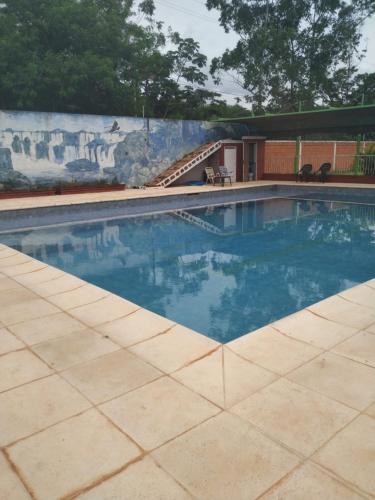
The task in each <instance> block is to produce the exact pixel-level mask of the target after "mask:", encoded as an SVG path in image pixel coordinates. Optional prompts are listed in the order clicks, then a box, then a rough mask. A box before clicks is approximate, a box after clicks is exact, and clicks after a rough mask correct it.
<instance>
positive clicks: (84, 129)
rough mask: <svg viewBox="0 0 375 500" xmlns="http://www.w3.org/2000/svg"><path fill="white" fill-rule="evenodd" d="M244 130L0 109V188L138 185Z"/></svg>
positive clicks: (205, 124) (229, 126)
mask: <svg viewBox="0 0 375 500" xmlns="http://www.w3.org/2000/svg"><path fill="white" fill-rule="evenodd" d="M115 122H117V127H113V125H116V123H115ZM112 128H116V130H114V131H112V130H111V129H112ZM247 132H248V130H247V127H246V126H244V125H238V124H227V123H219V124H218V123H210V122H202V121H191V120H190V121H185V120H157V119H142V118H134V117H115V116H94V115H72V114H64V113H38V112H17V111H0V189H1V188H2V189H13V188H14V189H17V188H22V187H28V186H32V185H42V186H47V185H55V184H57V183H60V182H64V183H70V182H79V183H92V182H95V181H99V180H102V179H105V180H107V181H111V180H117V181H119V182H123V183H125V184H127V185H142V184H144V183H145V182H148V181H150V180H152V179H153V178H154V177H156V176H157V175H158V174H159V173H160V172H162V171H163V170H165V169H166V168H167V167H169V166H170V165H171V164H172V163H174V162H175V161H176V160H178V159H180V158H182V157H183V156H185V155H186V154H187V153H189V152H191V151H193V150H194V149H196V148H197V147H199V146H200V145H202V144H205V143H207V142H210V141H216V140H219V139H227V138H233V139H240V138H241V137H242V136H243V135H245V134H246V133H247Z"/></svg>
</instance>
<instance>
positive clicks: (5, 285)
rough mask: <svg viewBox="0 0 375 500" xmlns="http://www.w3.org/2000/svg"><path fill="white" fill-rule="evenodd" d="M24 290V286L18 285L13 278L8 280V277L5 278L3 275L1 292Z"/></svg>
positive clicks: (0, 277) (0, 286)
mask: <svg viewBox="0 0 375 500" xmlns="http://www.w3.org/2000/svg"><path fill="white" fill-rule="evenodd" d="M16 288H18V289H20V288H21V289H22V288H23V287H22V285H20V284H19V283H17V281H15V280H14V279H13V278H8V277H5V276H4V275H3V274H2V275H0V292H1V293H2V292H5V291H8V290H14V289H16Z"/></svg>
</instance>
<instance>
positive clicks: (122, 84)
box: [0, 0, 216, 118]
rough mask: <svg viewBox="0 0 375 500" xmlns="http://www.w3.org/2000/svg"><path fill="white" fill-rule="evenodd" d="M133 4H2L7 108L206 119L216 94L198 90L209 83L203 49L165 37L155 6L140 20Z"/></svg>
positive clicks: (65, 0)
mask: <svg viewBox="0 0 375 500" xmlns="http://www.w3.org/2000/svg"><path fill="white" fill-rule="evenodd" d="M134 3H135V2H134V0H0V108H2V109H14V110H19V109H20V110H39V111H62V112H76V113H96V114H98V113H102V114H123V115H131V116H142V115H143V114H145V115H146V116H154V117H167V116H168V117H171V118H172V117H179V118H182V117H186V116H188V117H189V118H198V117H201V116H204V110H205V109H206V106H207V105H210V104H212V103H213V99H214V96H215V95H216V94H213V93H212V92H207V91H205V90H204V89H202V88H198V89H196V88H193V86H194V87H196V86H198V87H199V86H203V85H204V83H205V81H206V79H207V75H206V73H205V72H204V67H205V65H206V56H205V55H204V54H202V53H201V52H200V50H199V44H198V43H197V42H196V41H194V40H193V39H192V38H183V37H181V36H180V35H179V34H178V33H176V32H174V31H170V32H169V33H168V34H167V35H166V34H165V33H164V31H163V26H162V24H161V23H159V22H157V21H155V20H154V18H153V14H154V3H153V0H143V1H142V2H140V4H139V11H138V19H137V16H136V15H137V12H136V11H135V8H134ZM140 17H142V18H143V20H144V22H142V23H140V22H138V21H140ZM167 39H168V41H169V43H170V45H171V48H170V49H169V50H166V48H165V45H166V40H167ZM192 103H194V106H195V105H196V106H199V108H198V107H192V106H193V104H192Z"/></svg>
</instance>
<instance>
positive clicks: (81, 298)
mask: <svg viewBox="0 0 375 500" xmlns="http://www.w3.org/2000/svg"><path fill="white" fill-rule="evenodd" d="M107 295H109V292H107V291H106V290H103V289H102V288H99V287H97V286H94V285H88V284H87V285H83V286H81V287H79V288H76V289H75V290H71V291H69V292H64V293H59V294H57V295H52V296H50V297H49V298H48V300H49V302H52V304H55V305H56V306H58V307H60V308H61V309H64V310H67V309H73V308H74V307H79V306H83V305H86V304H91V303H92V302H97V301H98V300H99V299H102V298H104V297H106V296H107Z"/></svg>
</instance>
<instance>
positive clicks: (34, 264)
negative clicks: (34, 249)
mask: <svg viewBox="0 0 375 500" xmlns="http://www.w3.org/2000/svg"><path fill="white" fill-rule="evenodd" d="M46 268H47V265H46V264H44V263H43V262H40V261H39V260H34V259H32V260H31V261H30V262H25V263H23V264H16V265H14V266H9V267H2V268H1V272H2V273H3V274H5V275H6V276H10V277H11V276H14V277H16V276H20V275H22V274H26V273H32V272H35V271H39V270H40V269H46Z"/></svg>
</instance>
